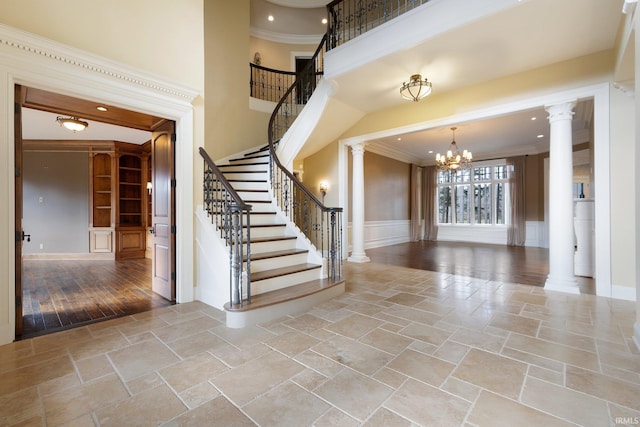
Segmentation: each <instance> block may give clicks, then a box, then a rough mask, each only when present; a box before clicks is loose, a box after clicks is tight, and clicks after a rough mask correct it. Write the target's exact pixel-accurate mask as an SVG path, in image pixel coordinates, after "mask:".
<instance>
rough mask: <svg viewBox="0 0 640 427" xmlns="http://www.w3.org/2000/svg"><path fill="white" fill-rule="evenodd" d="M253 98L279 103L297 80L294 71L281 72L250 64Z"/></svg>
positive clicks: (250, 82)
mask: <svg viewBox="0 0 640 427" xmlns="http://www.w3.org/2000/svg"><path fill="white" fill-rule="evenodd" d="M249 65H250V70H251V78H250V79H249V84H250V90H251V96H252V97H254V98H258V99H262V100H264V101H271V102H278V101H280V99H281V98H282V97H283V96H284V94H285V93H286V92H287V90H288V89H289V88H290V87H291V85H292V84H293V82H294V81H295V80H296V73H295V72H293V71H280V70H274V69H273V68H267V67H263V66H261V65H256V64H249Z"/></svg>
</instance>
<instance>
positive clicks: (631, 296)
mask: <svg viewBox="0 0 640 427" xmlns="http://www.w3.org/2000/svg"><path fill="white" fill-rule="evenodd" d="M636 293H637V291H636V288H635V287H633V286H620V285H611V298H615V299H623V300H627V301H636V298H637V295H636Z"/></svg>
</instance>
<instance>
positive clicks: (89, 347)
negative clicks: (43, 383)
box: [68, 333, 129, 361]
mask: <svg viewBox="0 0 640 427" xmlns="http://www.w3.org/2000/svg"><path fill="white" fill-rule="evenodd" d="M127 345H129V341H127V340H126V339H125V337H124V336H122V335H121V334H119V333H118V334H111V335H106V336H101V337H98V338H94V339H92V340H91V341H90V342H89V341H85V342H82V343H77V344H73V345H71V346H69V347H68V349H69V352H70V353H71V356H72V357H73V360H76V361H78V360H82V359H86V358H89V357H93V356H97V355H99V354H104V353H107V352H110V351H113V350H117V349H120V348H123V347H126V346H127Z"/></svg>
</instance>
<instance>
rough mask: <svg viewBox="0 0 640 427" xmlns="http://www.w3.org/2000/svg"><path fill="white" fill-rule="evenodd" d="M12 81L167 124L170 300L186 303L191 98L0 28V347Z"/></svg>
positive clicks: (8, 237)
mask: <svg viewBox="0 0 640 427" xmlns="http://www.w3.org/2000/svg"><path fill="white" fill-rule="evenodd" d="M16 84H20V85H23V86H29V87H34V88H39V89H44V90H49V91H52V92H58V93H64V94H68V95H70V96H74V97H78V98H84V99H89V100H96V101H97V100H99V101H101V102H105V103H108V104H111V105H114V106H118V107H122V108H126V109H129V110H132V111H138V112H142V113H146V114H151V115H155V116H159V117H163V118H166V119H170V120H173V121H175V123H176V129H175V132H176V137H177V141H178V142H177V145H176V147H177V150H176V153H175V165H176V226H177V237H176V301H177V302H179V303H182V302H189V301H193V298H194V288H193V287H194V274H193V271H194V266H193V259H194V257H193V240H194V236H193V224H194V215H193V212H194V187H193V161H194V150H195V141H194V108H193V105H192V102H193V101H194V100H195V98H196V97H197V96H198V95H199V92H198V91H197V90H195V89H193V88H189V87H187V86H184V85H179V84H176V83H174V82H172V81H169V80H167V79H165V78H162V77H158V76H154V75H151V74H150V73H148V72H145V71H143V70H139V69H135V68H133V67H130V66H127V65H124V64H120V63H116V62H114V61H112V60H109V59H106V58H102V57H99V56H97V55H95V54H91V53H88V52H85V51H82V50H79V49H76V48H73V47H70V46H67V45H64V44H61V43H58V42H54V41H52V40H49V39H45V38H43V37H40V36H36V35H33V34H30V33H27V32H24V31H21V30H17V29H15V28H12V27H9V26H6V25H3V24H0V85H2V87H3V88H4V90H2V91H0V121H1V122H2V123H3V126H2V128H3V129H4V132H0V165H2V166H1V167H0V171H1V172H0V176H1V179H0V182H4V184H3V185H0V200H6V201H8V203H5V204H2V206H0V241H3V242H10V244H8V245H1V246H0V272H1V273H0V301H1V302H2V303H0V345H2V344H7V343H10V342H12V341H13V340H14V339H15V297H16V295H15V251H14V245H13V241H14V239H15V234H14V224H15V218H14V216H15V215H14V208H15V196H14V191H13V188H14V178H15V174H14V168H15V165H14V160H15V157H14V155H15V152H14V123H13V117H14V113H13V111H14V90H13V88H14V86H15V85H16Z"/></svg>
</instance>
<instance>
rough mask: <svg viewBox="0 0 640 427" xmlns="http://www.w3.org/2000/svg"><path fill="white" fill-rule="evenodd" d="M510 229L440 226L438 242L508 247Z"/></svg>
mask: <svg viewBox="0 0 640 427" xmlns="http://www.w3.org/2000/svg"><path fill="white" fill-rule="evenodd" d="M508 229H509V228H508V227H507V226H506V225H459V224H457V225H450V224H438V241H439V242H473V243H488V244H490V245H506V244H507V232H508Z"/></svg>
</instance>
